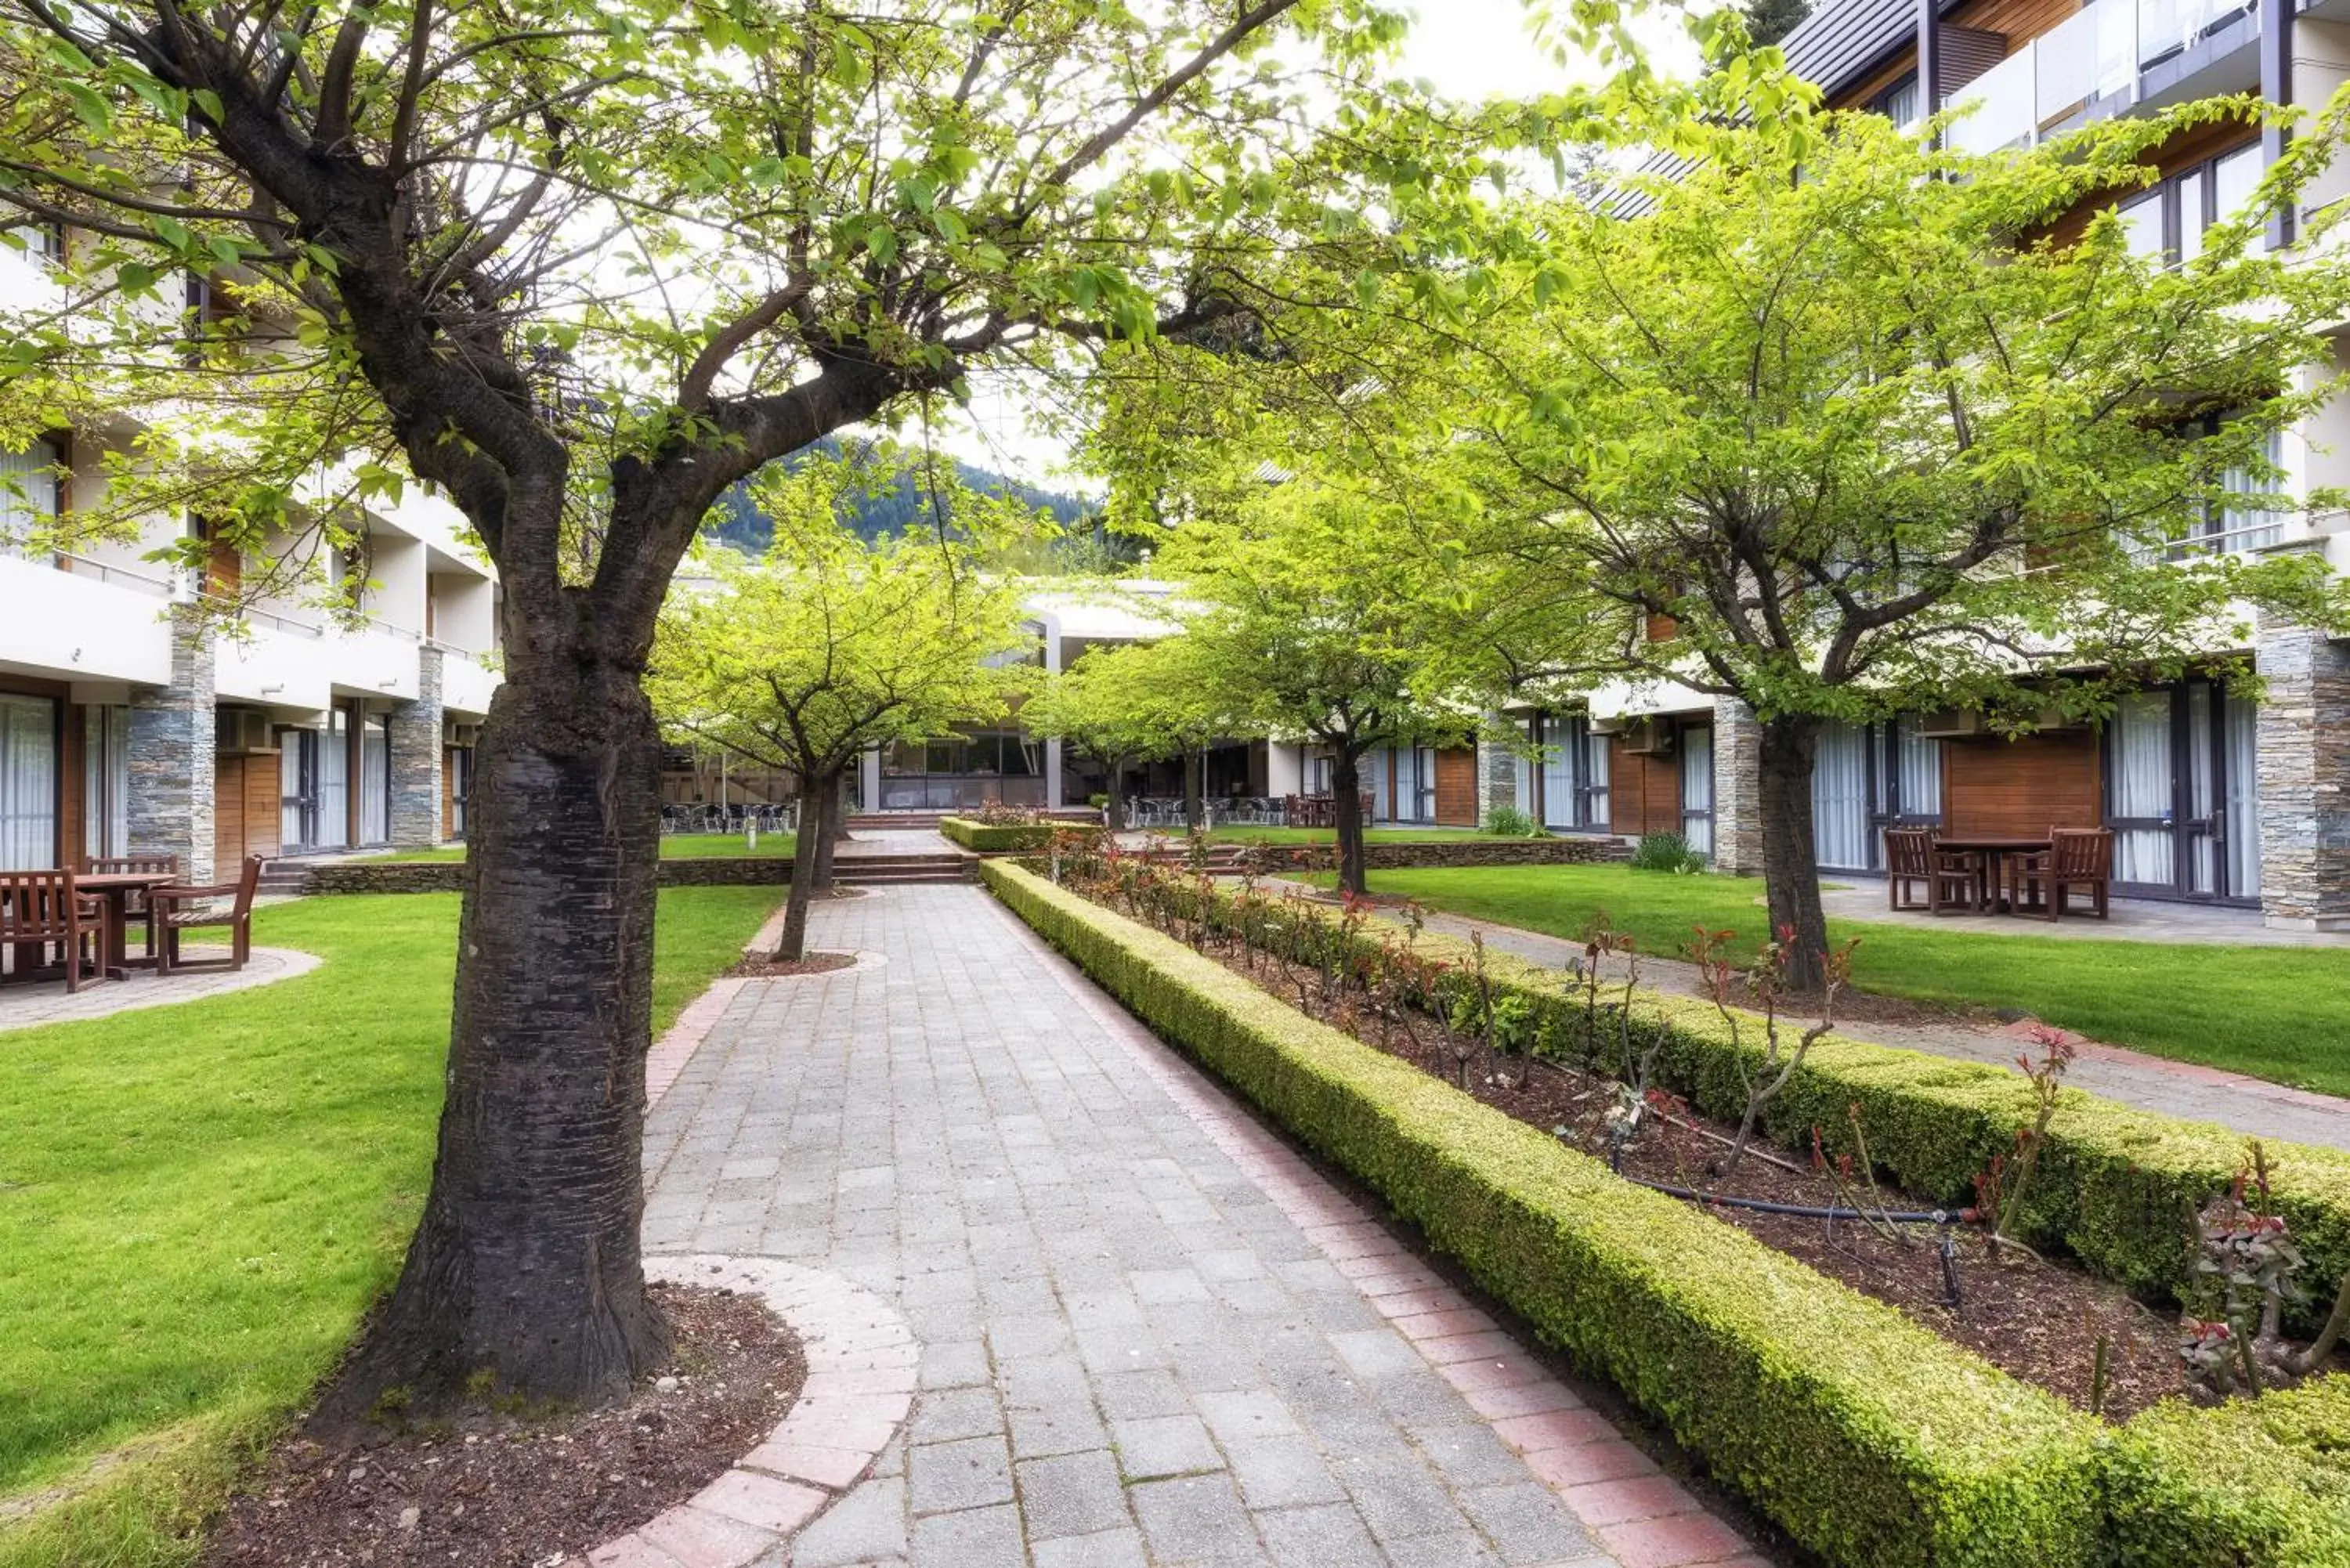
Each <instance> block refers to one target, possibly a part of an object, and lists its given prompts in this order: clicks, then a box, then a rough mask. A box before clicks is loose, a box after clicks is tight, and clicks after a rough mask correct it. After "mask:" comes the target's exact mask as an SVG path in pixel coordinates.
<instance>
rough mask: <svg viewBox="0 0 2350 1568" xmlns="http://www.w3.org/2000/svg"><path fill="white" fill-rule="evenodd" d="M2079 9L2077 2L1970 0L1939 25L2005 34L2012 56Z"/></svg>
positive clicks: (2008, 49)
mask: <svg viewBox="0 0 2350 1568" xmlns="http://www.w3.org/2000/svg"><path fill="white" fill-rule="evenodd" d="M2080 8H2081V0H1971V3H1970V4H1969V5H1961V6H1960V7H1959V8H1958V9H1957V10H1955V11H1953V12H1951V13H1950V15H1949V16H1946V17H1944V18H1943V19H1942V25H1943V26H1945V27H1971V28H1974V29H1976V30H1978V31H1980V32H1985V33H2002V34H2005V35H2006V36H2007V52H2008V53H2009V54H2011V55H2012V54H2013V53H2015V52H2016V51H2017V50H2018V49H2021V48H2022V47H2023V46H2024V45H2026V44H2028V43H2030V42H2031V41H2032V40H2033V39H2034V38H2036V37H2038V36H2040V35H2041V34H2043V33H2045V32H2048V31H2050V30H2051V29H2053V28H2054V27H2056V26H2059V25H2060V24H2062V23H2063V22H2064V21H2065V20H2066V19H2067V18H2068V17H2070V16H2072V15H2073V14H2074V12H2076V11H2078V10H2080Z"/></svg>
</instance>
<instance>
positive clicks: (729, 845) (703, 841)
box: [377, 833, 793, 864]
mask: <svg viewBox="0 0 2350 1568" xmlns="http://www.w3.org/2000/svg"><path fill="white" fill-rule="evenodd" d="M792 841H793V836H792V835H791V834H788V833H763V834H761V835H759V844H758V847H757V848H755V849H754V848H752V847H750V846H747V845H745V844H744V843H743V836H742V835H741V834H739V833H693V834H673V835H670V836H666V837H664V838H662V840H661V858H662V859H664V860H720V859H723V858H725V857H728V856H730V855H755V856H758V857H761V858H764V857H767V856H770V855H786V856H787V855H789V854H790V853H791V852H792ZM464 857H465V846H463V845H462V844H452V845H449V846H446V847H445V848H441V849H401V850H397V851H395V852H394V853H392V854H390V855H385V856H380V857H377V858H378V859H379V861H380V862H381V863H390V862H393V861H398V862H400V863H401V864H406V863H409V862H411V861H418V860H463V858H464Z"/></svg>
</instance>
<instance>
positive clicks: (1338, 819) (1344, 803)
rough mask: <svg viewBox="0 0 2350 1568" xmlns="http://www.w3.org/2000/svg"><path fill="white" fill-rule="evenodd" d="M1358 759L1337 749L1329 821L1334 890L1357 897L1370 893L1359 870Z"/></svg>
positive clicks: (1343, 748) (1360, 796)
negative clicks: (1334, 841)
mask: <svg viewBox="0 0 2350 1568" xmlns="http://www.w3.org/2000/svg"><path fill="white" fill-rule="evenodd" d="M1361 761H1362V759H1361V758H1360V757H1358V756H1357V755H1356V754H1355V753H1354V752H1353V751H1352V750H1351V749H1350V748H1348V747H1346V746H1341V747H1339V748H1337V754H1336V757H1335V758H1334V759H1333V762H1332V765H1331V769H1330V788H1331V790H1332V792H1333V793H1334V794H1336V799H1335V800H1333V801H1332V802H1331V803H1330V804H1331V807H1332V812H1331V821H1332V822H1334V823H1336V825H1337V829H1338V888H1339V890H1340V891H1341V892H1346V893H1352V894H1354V895H1355V896H1356V897H1357V898H1360V897H1361V896H1362V895H1364V894H1365V893H1367V892H1369V891H1370V889H1369V888H1368V887H1367V886H1366V885H1365V882H1364V870H1363V785H1362V774H1361V771H1360V767H1359V764H1360V763H1361Z"/></svg>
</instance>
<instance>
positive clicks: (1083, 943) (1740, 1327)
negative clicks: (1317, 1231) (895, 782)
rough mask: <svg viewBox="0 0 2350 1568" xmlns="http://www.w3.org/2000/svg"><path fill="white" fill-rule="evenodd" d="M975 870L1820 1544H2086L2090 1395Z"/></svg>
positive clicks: (1087, 917) (1979, 1554)
mask: <svg viewBox="0 0 2350 1568" xmlns="http://www.w3.org/2000/svg"><path fill="white" fill-rule="evenodd" d="M981 876H982V877H983V879H984V880H985V882H986V883H987V885H988V887H989V888H991V889H992V890H993V892H994V893H995V894H996V896H997V897H998V898H1002V899H1003V901H1004V902H1005V903H1006V904H1007V905H1009V906H1010V907H1011V908H1012V909H1014V911H1015V912H1016V913H1017V914H1019V915H1020V917H1021V918H1022V919H1025V920H1026V921H1027V922H1028V923H1029V924H1030V925H1031V926H1033V927H1035V929H1037V930H1038V931H1039V932H1040V933H1042V934H1043V935H1044V936H1045V939H1046V940H1048V941H1050V942H1052V944H1053V945H1054V946H1055V947H1057V948H1059V949H1060V950H1062V951H1064V952H1066V953H1067V954H1068V955H1069V956H1070V957H1071V958H1072V959H1074V960H1075V961H1076V962H1077V963H1078V964H1079V966H1080V967H1082V968H1083V969H1084V970H1085V971H1087V973H1088V974H1090V975H1092V976H1093V977H1094V978H1095V979H1096V980H1097V981H1099V982H1100V983H1101V984H1102V985H1103V986H1105V987H1106V988H1107V990H1109V991H1110V992H1112V993H1113V994H1115V995H1117V996H1118V998H1119V999H1120V1000H1121V1001H1123V1002H1125V1003H1126V1005H1127V1006H1128V1008H1130V1009H1131V1010H1132V1011H1133V1012H1135V1013H1136V1014H1137V1015H1138V1016H1139V1017H1140V1018H1141V1019H1142V1020H1143V1021H1144V1022H1146V1023H1149V1025H1150V1026H1151V1027H1152V1028H1154V1029H1155V1030H1157V1031H1158V1032H1159V1033H1160V1034H1161V1035H1163V1036H1165V1037H1166V1038H1168V1039H1170V1040H1171V1041H1173V1042H1175V1043H1176V1044H1180V1045H1181V1046H1183V1047H1184V1048H1185V1049H1187V1050H1189V1051H1191V1052H1192V1053H1193V1054H1196V1055H1197V1056H1199V1057H1200V1059H1201V1061H1202V1062H1204V1063H1205V1064H1207V1065H1208V1066H1209V1067H1211V1069H1212V1070H1214V1071H1215V1072H1216V1073H1218V1074H1219V1075H1222V1077H1224V1078H1226V1079H1227V1080H1229V1081H1230V1082H1231V1083H1232V1084H1233V1085H1235V1086H1236V1087H1237V1088H1239V1089H1240V1090H1241V1091H1242V1092H1243V1094H1245V1095H1247V1096H1249V1097H1250V1098H1251V1099H1252V1100H1253V1101H1255V1102H1256V1103H1257V1104H1258V1105H1259V1106H1263V1108H1264V1109H1265V1110H1266V1111H1267V1112H1269V1113H1270V1114H1271V1115H1273V1116H1274V1117H1275V1118H1276V1119H1277V1120H1279V1121H1280V1122H1281V1123H1282V1124H1283V1125H1284V1126H1286V1127H1289V1128H1291V1129H1292V1130H1293V1131H1294V1132H1295V1133H1296V1134H1297V1135H1298V1136H1299V1137H1303V1138H1305V1140H1306V1141H1307V1142H1309V1143H1310V1144H1312V1145H1313V1146H1314V1147H1316V1148H1317V1149H1319V1150H1320V1151H1321V1152H1322V1153H1324V1154H1325V1155H1326V1156H1328V1157H1329V1158H1332V1159H1334V1160H1336V1161H1337V1162H1338V1163H1339V1164H1340V1165H1342V1166H1344V1167H1345V1168H1347V1169H1348V1170H1350V1171H1352V1172H1353V1173H1354V1174H1355V1175H1357V1177H1359V1178H1361V1179H1363V1180H1365V1181H1367V1182H1368V1183H1369V1184H1370V1185H1371V1186H1373V1187H1374V1188H1376V1189H1378V1191H1379V1192H1380V1193H1381V1194H1382V1195H1384V1196H1385V1198H1386V1199H1387V1200H1388V1202H1389V1203H1391V1204H1392V1205H1394V1207H1395V1208H1396V1210H1397V1211H1398V1212H1399V1213H1401V1214H1402V1215H1404V1216H1405V1217H1407V1218H1408V1219H1409V1220H1412V1221H1413V1222H1415V1223H1416V1224H1418V1225H1419V1227H1420V1228H1421V1230H1422V1231H1424V1232H1425V1233H1426V1234H1427V1236H1428V1237H1429V1239H1430V1241H1431V1242H1432V1243H1433V1244H1434V1245H1436V1246H1437V1247H1439V1248H1440V1249H1442V1250H1443V1251H1447V1252H1450V1253H1451V1254H1452V1255H1453V1256H1455V1257H1457V1258H1459V1259H1460V1260H1461V1262H1462V1263H1463V1264H1464V1265H1465V1266H1466V1267H1467V1268H1468V1269H1469V1271H1470V1272H1471V1274H1473V1275H1474V1276H1475V1277H1476V1279H1477V1280H1478V1281H1479V1282H1480V1283H1481V1284H1482V1285H1483V1286H1484V1287H1485V1288H1486V1289H1487V1290H1490V1291H1492V1293H1494V1294H1495V1295H1497V1296H1499V1297H1501V1298H1502V1299H1503V1300H1504V1301H1506V1302H1508V1303H1510V1304H1511V1305H1512V1306H1513V1308H1515V1309H1516V1310H1517V1311H1518V1312H1520V1313H1522V1314H1524V1315H1525V1316H1526V1317H1527V1319H1528V1320H1529V1321H1531V1322H1532V1323H1533V1324H1535V1326H1536V1327H1537V1328H1538V1329H1539V1330H1540V1331H1541V1332H1542V1333H1543V1334H1544V1336H1545V1337H1547V1338H1549V1339H1551V1340H1553V1341H1555V1343H1557V1344H1558V1345H1562V1346H1564V1347H1565V1349H1566V1350H1567V1351H1568V1352H1570V1353H1571V1354H1572V1355H1575V1357H1576V1358H1577V1359H1578V1360H1579V1361H1580V1362H1581V1363H1582V1364H1584V1365H1586V1366H1590V1367H1591V1368H1593V1369H1594V1370H1596V1371H1597V1372H1599V1373H1601V1374H1603V1375H1605V1376H1607V1377H1608V1378H1610V1379H1611V1380H1612V1381H1614V1382H1615V1383H1616V1384H1617V1386H1619V1387H1621V1388H1622V1389H1624V1390H1625V1392H1626V1393H1627V1395H1629V1396H1630V1397H1632V1398H1633V1399H1634V1400H1635V1401H1637V1402H1638V1404H1639V1405H1641V1406H1642V1407H1644V1408H1646V1409H1648V1410H1650V1411H1652V1412H1654V1413H1655V1414H1656V1415H1657V1416H1658V1417H1660V1418H1661V1419H1663V1420H1664V1421H1665V1422H1666V1424H1667V1425H1668V1426H1669V1427H1670V1428H1671V1429H1672V1431H1673V1432H1674V1434H1675V1436H1676V1437H1678V1438H1679V1440H1680V1441H1681V1443H1682V1444H1683V1445H1684V1446H1686V1447H1687V1448H1689V1449H1690V1450H1691V1451H1692V1452H1694V1453H1697V1454H1699V1455H1701V1456H1702V1457H1703V1458H1704V1459H1705V1461H1706V1462H1707V1464H1708V1465H1709V1466H1711V1468H1712V1469H1713V1470H1714V1472H1715V1473H1716V1474H1717V1475H1720V1476H1721V1477H1723V1478H1724V1479H1726V1480H1731V1481H1732V1482H1734V1483H1735V1484H1736V1485H1738V1486H1739V1487H1741V1488H1742V1490H1745V1491H1746V1492H1747V1494H1748V1495H1749V1496H1751V1497H1752V1498H1753V1499H1754V1500H1755V1501H1756V1502H1757V1503H1758V1504H1760V1505H1761V1506H1762V1507H1763V1509H1764V1511H1767V1512H1768V1513H1769V1514H1770V1515H1771V1516H1772V1517H1773V1519H1775V1520H1777V1521H1779V1522H1780V1523H1781V1525H1782V1526H1783V1527H1784V1528H1785V1529H1786V1530H1787V1531H1788V1532H1789V1533H1790V1534H1791V1535H1793V1536H1794V1537H1795V1538H1796V1539H1797V1540H1799V1541H1801V1542H1804V1544H1805V1545H1806V1546H1808V1547H1810V1548H1811V1549H1813V1550H1814V1551H1816V1552H1819V1553H1820V1554H1821V1555H1822V1556H1823V1557H1825V1558H1826V1559H1828V1560H1829V1561H1831V1562H1833V1563H1841V1564H1852V1565H1854V1568H1862V1565H1866V1568H1904V1565H1910V1564H1914V1565H1918V1568H1929V1565H1932V1568H1946V1565H1953V1564H1983V1565H1986V1568H1988V1565H1991V1564H2001V1565H2009V1564H2014V1563H2027V1562H2028V1563H2033V1564H2034V1568H2071V1565H2075V1564H2089V1563H2095V1562H2097V1561H2098V1558H2097V1555H2096V1552H2097V1548H2096V1537H2097V1532H2098V1526H2099V1523H2100V1515H2101V1513H2102V1509H2101V1507H2100V1498H2099V1492H2098V1487H2097V1475H2098V1472H2099V1469H2100V1468H2101V1452H2102V1448H2103V1441H2104V1439H2103V1438H2102V1435H2101V1428H2099V1427H2098V1426H2097V1425H2096V1424H2095V1423H2094V1422H2092V1421H2090V1420H2089V1419H2088V1418H2087V1417H2084V1416H2081V1415H2079V1414H2077V1413H2076V1412H2074V1411H2073V1410H2071V1409H2069V1408H2067V1407H2065V1406H2064V1405H2063V1404H2061V1403H2059V1402H2058V1401H2057V1400H2056V1399H2054V1397H2050V1396H2048V1395H2046V1394H2044V1393H2042V1392H2041V1391H2040V1390H2038V1389H2034V1388H2031V1387H2027V1386H2025V1385H2023V1384H2022V1383H2020V1382H2018V1381H2016V1380H2015V1379H2013V1378H2012V1377H2010V1376H2007V1375H2005V1374H2004V1373H2002V1372H2001V1371H1999V1370H1998V1369H1997V1368H1995V1367H1993V1366H1990V1365H1989V1364H1988V1363H1986V1362H1984V1361H1982V1360H1981V1359H1980V1358H1979V1357H1977V1356H1975V1355H1971V1354H1970V1353H1968V1352H1966V1351H1964V1350H1962V1349H1960V1348H1959V1347H1957V1346H1955V1345H1950V1344H1949V1343H1948V1342H1947V1341H1944V1340H1943V1339H1941V1338H1939V1336H1937V1335H1935V1334H1932V1333H1930V1332H1929V1331H1928V1330H1927V1329H1925V1328H1923V1327H1921V1326H1919V1325H1918V1324H1914V1323H1912V1322H1910V1321H1909V1320H1908V1318H1906V1317H1904V1316H1903V1315H1902V1314H1900V1313H1898V1312H1897V1311H1895V1310H1894V1309H1893V1308H1891V1307H1889V1306H1887V1305H1884V1304H1883V1303H1878V1302H1875V1301H1872V1300H1870V1299H1868V1298H1866V1297H1865V1296H1862V1295H1860V1294H1858V1293H1856V1292H1853V1291H1851V1290H1849V1289H1847V1288H1846V1287H1845V1286H1844V1285H1842V1284H1840V1283H1838V1282H1835V1281H1832V1280H1829V1279H1827V1278H1825V1276H1823V1275H1821V1274H1819V1273H1818V1272H1815V1271H1814V1270H1812V1269H1811V1268H1809V1267H1807V1266H1805V1265H1804V1264H1803V1263H1801V1262H1796V1261H1795V1260H1794V1259H1791V1258H1788V1257H1785V1256H1783V1254H1781V1253H1778V1252H1774V1251H1772V1250H1771V1249H1769V1248H1768V1247H1765V1246H1763V1244H1762V1243H1761V1242H1759V1241H1755V1240H1754V1239H1753V1238H1752V1237H1750V1236H1748V1235H1747V1234H1746V1233H1745V1232H1744V1231H1740V1230H1738V1229H1736V1228H1735V1227H1732V1226H1730V1225H1726V1224H1723V1223H1722V1222H1721V1221H1720V1220H1715V1219H1713V1218H1711V1216H1708V1215H1706V1214H1703V1213H1701V1212H1700V1211H1698V1210H1694V1209H1692V1208H1690V1207H1689V1206H1688V1205H1685V1204H1683V1203H1681V1202H1679V1200H1677V1199H1671V1198H1668V1197H1665V1196H1664V1195H1662V1194H1660V1193H1656V1192H1651V1191H1649V1190H1648V1189H1644V1188H1639V1187H1636V1186H1634V1185H1632V1184H1630V1183H1628V1182H1626V1181H1623V1180H1621V1179H1618V1178H1617V1177H1616V1176H1614V1175H1612V1174H1611V1173H1610V1172H1609V1171H1608V1170H1607V1168H1606V1167H1604V1166H1603V1165H1601V1164H1599V1163H1598V1162H1597V1161H1596V1160H1593V1159H1590V1158H1586V1157H1585V1156H1583V1155H1581V1154H1578V1153H1576V1152H1575V1151H1574V1150H1571V1149H1569V1148H1567V1147H1565V1146H1564V1145H1562V1144H1561V1143H1559V1142H1558V1141H1557V1140H1556V1139H1555V1138H1552V1137H1545V1136H1544V1134H1542V1133H1541V1132H1538V1131H1536V1130H1535V1129H1534V1128H1532V1127H1526V1126H1523V1124H1521V1123H1519V1122H1517V1121H1516V1120H1514V1119H1513V1118H1512V1117H1510V1116H1504V1115H1503V1114H1502V1113H1501V1112H1499V1111H1496V1110H1493V1109H1492V1108H1491V1107H1489V1106H1483V1105H1481V1104H1479V1103H1478V1102H1477V1101H1476V1100H1474V1099H1472V1098H1471V1097H1470V1096H1467V1095H1464V1094H1462V1093H1461V1092H1460V1091H1458V1090H1456V1089H1454V1088H1452V1087H1451V1085H1447V1084H1444V1083H1441V1082H1440V1081H1439V1080H1437V1079H1434V1078H1431V1077H1430V1076H1428V1075H1425V1074H1423V1073H1420V1072H1419V1071H1418V1070H1417V1069H1415V1068H1413V1067H1412V1066H1410V1065H1409V1064H1406V1063H1403V1062H1399V1061H1398V1060H1396V1059H1394V1058H1393V1057H1390V1056H1388V1055H1386V1054H1382V1053H1380V1052H1378V1051H1376V1050H1374V1049H1373V1048H1371V1047H1370V1046H1368V1045H1366V1044H1362V1043H1361V1042H1359V1041H1357V1040H1354V1039H1352V1038H1350V1037H1349V1036H1347V1035H1345V1034H1342V1033H1338V1032H1337V1031H1336V1030H1334V1029H1331V1028H1329V1027H1327V1026H1326V1025H1324V1024H1322V1023H1316V1022H1315V1021H1314V1020H1312V1019H1309V1018H1307V1017H1305V1015H1304V1014H1302V1013H1300V1012H1297V1011H1296V1010H1295V1009H1294V1008H1291V1007H1289V1006H1287V1005H1286V1004H1284V1003H1283V1002H1279V1001H1277V1000H1276V999H1274V997H1272V996H1269V995H1267V994H1266V993H1265V992H1263V991H1262V990H1260V989H1259V988H1257V987H1256V986H1254V985H1253V984H1251V983H1250V982H1249V981H1246V980H1244V979H1243V978H1242V977H1240V976H1238V975H1235V974H1233V973H1232V972H1231V971H1228V970H1226V969H1224V968H1223V967H1222V966H1221V965H1219V964H1217V963H1215V962H1213V961H1211V960H1208V959H1206V958H1202V957H1201V956H1200V955H1199V954H1197V953H1194V952H1192V951H1191V950H1189V949H1187V948H1185V947H1184V946H1182V945H1181V944H1180V943H1179V942H1176V941H1174V940H1172V939H1170V938H1168V937H1165V936H1162V935H1160V934H1159V933H1158V932H1155V931H1152V930H1150V929H1147V928H1146V927H1143V926H1141V925H1139V924H1137V923H1136V922H1134V921H1131V920H1128V919H1125V918H1123V917H1122V916H1119V915H1118V914H1116V913H1114V912H1112V911H1110V910H1108V909H1103V908H1101V907H1100V906H1098V905H1097V904H1094V903H1092V902H1090V901H1088V900H1087V899H1085V898H1080V897H1079V896H1077V895H1076V894H1075V893H1071V892H1068V891H1066V890H1065V889H1062V888H1056V887H1055V886H1053V885H1052V884H1051V883H1050V882H1048V881H1046V880H1045V878H1043V877H1038V876H1036V875H1035V874H1034V873H1032V872H1029V871H1026V870H1024V869H1021V868H1019V867H1015V866H1013V865H1010V864H1006V863H1004V862H1001V861H996V862H990V863H988V864H987V865H984V866H983V867H981Z"/></svg>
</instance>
